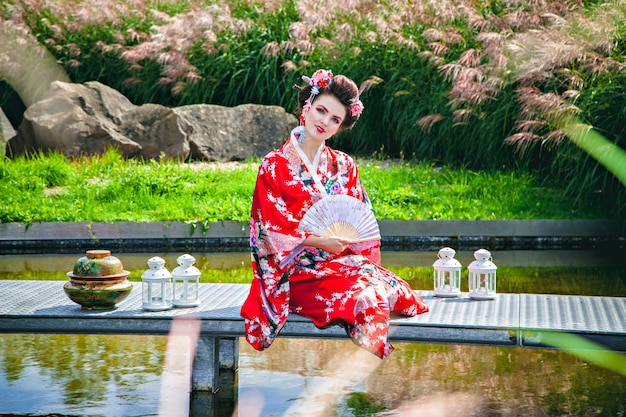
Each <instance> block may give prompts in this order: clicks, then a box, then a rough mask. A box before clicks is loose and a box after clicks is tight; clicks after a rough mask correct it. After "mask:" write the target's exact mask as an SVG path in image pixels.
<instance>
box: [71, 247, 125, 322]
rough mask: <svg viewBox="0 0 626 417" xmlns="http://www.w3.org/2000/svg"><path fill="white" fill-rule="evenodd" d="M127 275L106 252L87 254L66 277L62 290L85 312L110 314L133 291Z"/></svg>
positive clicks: (122, 267)
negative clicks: (102, 311) (107, 312)
mask: <svg viewBox="0 0 626 417" xmlns="http://www.w3.org/2000/svg"><path fill="white" fill-rule="evenodd" d="M128 275H130V272H129V271H126V270H124V266H123V265H122V262H121V261H120V260H119V259H118V258H117V257H115V256H111V251H109V250H88V251H87V252H86V254H85V256H83V257H81V258H79V259H78V260H77V261H76V263H75V264H74V269H73V270H72V271H70V272H68V273H67V276H68V277H69V279H70V280H69V282H67V283H65V285H64V286H63V290H64V291H65V294H66V295H67V296H68V297H69V298H70V300H72V301H73V302H75V303H77V304H79V305H81V306H82V308H83V309H85V310H111V309H114V308H115V307H116V304H117V303H119V302H121V301H123V300H125V299H126V297H128V294H130V292H131V290H132V289H133V285H132V284H131V282H130V281H128V279H127V278H128Z"/></svg>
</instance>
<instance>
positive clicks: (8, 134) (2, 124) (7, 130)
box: [0, 108, 15, 146]
mask: <svg viewBox="0 0 626 417" xmlns="http://www.w3.org/2000/svg"><path fill="white" fill-rule="evenodd" d="M14 136H15V130H14V129H13V126H12V125H11V122H10V121H9V119H8V118H7V117H6V115H5V114H4V111H3V110H2V109H1V108H0V146H4V144H5V143H6V142H7V141H8V140H9V139H11V138H12V137H14Z"/></svg>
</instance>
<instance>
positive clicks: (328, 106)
mask: <svg viewBox="0 0 626 417" xmlns="http://www.w3.org/2000/svg"><path fill="white" fill-rule="evenodd" d="M303 115H304V120H305V122H306V125H305V128H306V135H307V137H310V138H311V139H314V140H315V141H316V142H317V141H320V142H321V141H325V140H326V139H328V138H330V137H331V136H333V135H334V134H335V133H337V132H338V131H339V128H340V127H341V123H342V122H343V120H344V119H345V117H346V107H345V106H344V105H343V104H341V102H340V101H339V100H338V99H337V98H336V97H335V96H333V95H330V94H323V95H320V96H318V97H316V98H315V100H314V101H313V104H312V105H311V108H310V109H309V110H308V111H307V112H306V113H304V114H303Z"/></svg>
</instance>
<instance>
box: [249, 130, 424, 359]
mask: <svg viewBox="0 0 626 417" xmlns="http://www.w3.org/2000/svg"><path fill="white" fill-rule="evenodd" d="M298 148H299V146H298V143H297V141H296V139H295V130H294V132H292V135H291V138H290V139H289V140H288V141H287V142H286V143H285V144H283V145H282V146H281V147H280V148H279V149H277V150H276V151H273V152H271V153H269V154H268V155H267V156H266V157H265V158H264V159H263V161H262V163H261V166H260V167H259V172H258V177H257V183H256V187H255V190H254V196H253V200H252V213H251V220H250V249H251V255H252V270H253V274H254V277H253V280H252V285H251V288H250V293H249V295H248V297H247V299H246V301H245V302H244V304H243V306H242V309H241V315H242V317H243V318H244V319H245V327H246V340H247V341H248V342H249V343H250V344H251V345H252V346H253V347H254V348H255V349H257V350H263V349H265V348H267V347H269V346H270V345H271V343H272V342H273V341H274V339H275V337H276V336H277V335H278V333H279V331H280V329H281V328H282V326H283V325H284V324H285V321H286V320H287V316H288V314H289V312H294V313H297V314H299V315H302V316H305V317H308V318H310V319H311V320H313V322H314V323H315V325H316V326H317V327H320V328H323V327H326V326H330V325H341V326H343V327H344V328H345V329H346V332H347V334H348V336H350V338H351V339H352V340H353V341H354V342H355V343H356V344H358V345H359V346H361V347H363V348H365V349H367V350H369V351H371V352H372V353H374V354H375V355H377V356H378V357H380V358H385V357H387V356H388V355H389V354H390V353H391V352H392V351H393V346H391V344H389V342H388V341H387V333H388V328H389V318H390V314H391V313H392V312H393V313H398V314H401V315H404V316H414V315H416V314H420V313H424V312H426V311H428V307H427V306H426V304H425V303H424V301H423V300H422V299H421V298H420V297H419V296H418V295H417V294H416V293H415V292H414V291H413V290H412V289H411V287H410V286H409V285H408V283H407V282H405V281H404V280H402V279H401V278H399V277H398V276H396V275H395V274H393V273H392V272H390V271H388V270H387V269H385V268H383V267H381V266H380V241H378V240H375V241H369V242H362V243H356V244H351V245H350V246H349V248H348V249H346V250H345V251H344V252H343V253H341V254H339V255H334V254H331V253H327V252H325V251H323V250H321V249H318V248H313V247H303V246H301V245H300V243H302V242H303V241H304V240H305V239H306V238H307V236H308V235H309V234H308V233H307V232H305V231H304V230H301V229H299V228H298V225H299V222H300V219H301V218H302V216H303V215H304V213H305V212H306V211H307V209H308V208H309V207H311V205H313V204H314V203H315V202H317V201H319V200H320V199H321V198H324V196H325V195H327V194H346V195H350V196H352V197H356V198H358V199H359V200H361V201H363V202H365V203H366V204H368V205H369V204H370V202H369V199H368V197H367V193H366V192H365V189H364V188H363V185H362V184H361V181H360V178H359V174H358V169H357V166H356V164H355V162H354V160H353V159H352V158H351V157H350V156H348V155H347V154H345V153H343V152H340V151H336V150H333V149H331V148H329V147H327V146H325V145H322V146H321V147H320V150H319V151H318V154H317V155H316V157H315V159H314V161H312V162H310V161H308V158H306V156H304V154H303V153H301V151H299V149H298ZM313 167H316V168H313ZM310 170H315V171H316V172H315V173H314V174H313V175H311V172H310ZM322 187H323V190H322V189H321V188H322Z"/></svg>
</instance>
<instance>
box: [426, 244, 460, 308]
mask: <svg viewBox="0 0 626 417" xmlns="http://www.w3.org/2000/svg"><path fill="white" fill-rule="evenodd" d="M455 254H456V252H455V251H454V249H452V248H448V247H446V248H442V249H440V250H439V253H438V257H439V259H437V260H436V261H435V263H434V264H433V267H434V268H435V271H434V281H435V282H434V286H435V295H436V296H438V297H458V296H459V295H461V263H460V262H459V261H457V260H456V259H454V255H455Z"/></svg>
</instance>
